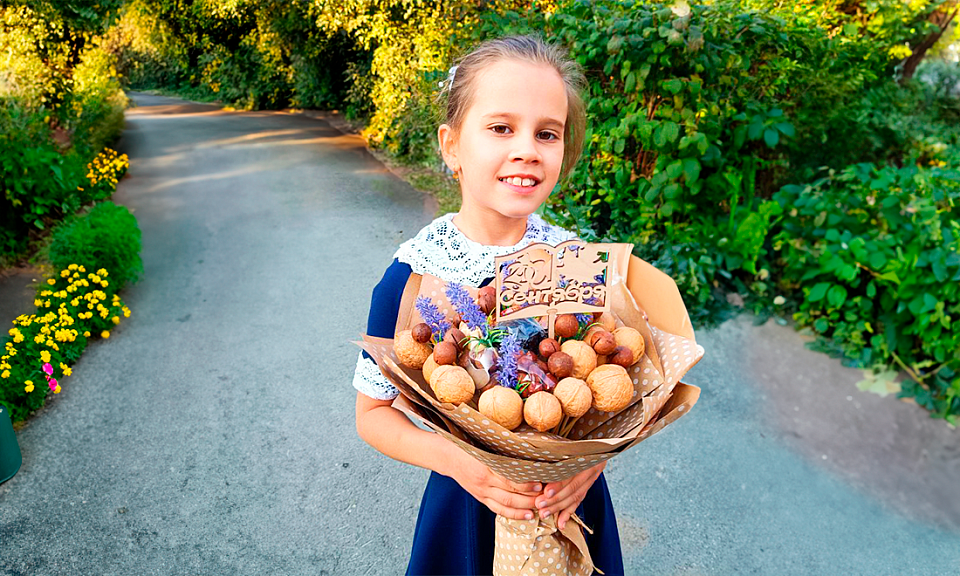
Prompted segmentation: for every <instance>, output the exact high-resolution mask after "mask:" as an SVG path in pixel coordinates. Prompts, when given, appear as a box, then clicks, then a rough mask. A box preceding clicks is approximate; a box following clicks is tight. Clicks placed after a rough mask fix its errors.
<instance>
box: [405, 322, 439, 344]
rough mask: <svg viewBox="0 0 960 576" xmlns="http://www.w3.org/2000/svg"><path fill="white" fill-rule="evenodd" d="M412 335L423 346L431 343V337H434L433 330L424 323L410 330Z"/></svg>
mask: <svg viewBox="0 0 960 576" xmlns="http://www.w3.org/2000/svg"><path fill="white" fill-rule="evenodd" d="M410 333H411V334H413V339H414V340H416V341H417V342H419V343H421V344H426V343H427V342H429V341H430V337H431V336H433V330H431V329H430V326H428V325H427V324H425V323H423V322H421V323H419V324H417V325H416V326H414V327H413V329H412V330H410Z"/></svg>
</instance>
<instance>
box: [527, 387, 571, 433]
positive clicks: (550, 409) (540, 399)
mask: <svg viewBox="0 0 960 576" xmlns="http://www.w3.org/2000/svg"><path fill="white" fill-rule="evenodd" d="M561 417H563V409H562V408H561V407H560V401H559V400H557V398H556V397H555V396H554V395H553V394H551V393H549V392H537V393H536V394H533V395H532V396H530V397H529V398H527V401H526V402H524V403H523V419H524V420H526V422H527V424H529V425H530V426H533V427H534V428H536V429H537V431H539V432H546V431H547V430H549V429H551V428H553V427H555V426H556V425H557V424H559V423H560V418H561Z"/></svg>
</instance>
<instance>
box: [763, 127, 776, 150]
mask: <svg viewBox="0 0 960 576" xmlns="http://www.w3.org/2000/svg"><path fill="white" fill-rule="evenodd" d="M763 141H764V142H766V143H767V146H769V147H770V148H773V147H774V146H776V145H777V143H778V142H780V133H779V132H777V131H776V130H774V129H773V128H767V129H766V130H764V131H763Z"/></svg>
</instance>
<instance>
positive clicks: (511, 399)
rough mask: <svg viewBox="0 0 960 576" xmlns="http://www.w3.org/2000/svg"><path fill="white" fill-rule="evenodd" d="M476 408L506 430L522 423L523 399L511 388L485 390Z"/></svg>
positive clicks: (492, 387) (496, 387)
mask: <svg viewBox="0 0 960 576" xmlns="http://www.w3.org/2000/svg"><path fill="white" fill-rule="evenodd" d="M588 390H589V389H588ZM478 408H479V409H480V413H481V414H483V415H484V416H486V417H487V418H489V419H491V420H493V421H494V422H496V423H497V424H499V425H501V426H503V427H504V428H506V429H507V430H513V429H514V428H516V427H517V426H519V425H520V423H521V422H523V399H522V398H520V395H519V394H517V391H516V390H513V389H512V388H504V387H503V386H491V387H490V388H487V389H486V391H484V392H483V394H481V395H480V405H479V406H478Z"/></svg>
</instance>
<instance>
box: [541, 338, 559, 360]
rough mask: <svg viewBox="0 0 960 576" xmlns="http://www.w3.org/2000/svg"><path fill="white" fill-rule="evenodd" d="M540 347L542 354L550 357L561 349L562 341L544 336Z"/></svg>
mask: <svg viewBox="0 0 960 576" xmlns="http://www.w3.org/2000/svg"><path fill="white" fill-rule="evenodd" d="M538 348H539V350H540V355H541V356H543V357H544V358H550V355H551V354H553V353H554V352H559V351H560V343H559V342H557V341H556V340H554V339H553V338H544V339H543V340H541V341H540V346H539V347H538Z"/></svg>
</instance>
